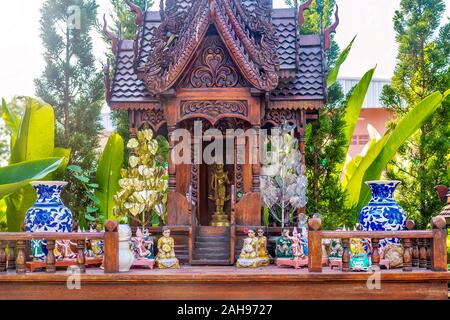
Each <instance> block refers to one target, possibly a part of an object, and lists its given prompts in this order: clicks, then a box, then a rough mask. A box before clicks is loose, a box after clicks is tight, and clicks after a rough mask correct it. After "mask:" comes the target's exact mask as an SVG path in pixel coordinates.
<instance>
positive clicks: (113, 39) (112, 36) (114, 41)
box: [103, 14, 119, 54]
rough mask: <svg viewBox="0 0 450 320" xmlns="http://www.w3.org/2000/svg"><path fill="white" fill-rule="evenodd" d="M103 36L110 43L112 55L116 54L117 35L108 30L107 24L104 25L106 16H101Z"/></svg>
mask: <svg viewBox="0 0 450 320" xmlns="http://www.w3.org/2000/svg"><path fill="white" fill-rule="evenodd" d="M103 34H104V35H105V36H106V37H107V38H108V39H109V40H110V41H111V47H112V51H113V52H114V54H116V53H117V50H118V48H119V39H118V38H117V35H116V34H114V33H112V32H111V31H109V30H108V24H107V23H106V14H104V15H103Z"/></svg>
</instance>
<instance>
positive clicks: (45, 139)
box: [5, 97, 61, 232]
mask: <svg viewBox="0 0 450 320" xmlns="http://www.w3.org/2000/svg"><path fill="white" fill-rule="evenodd" d="M24 101H25V112H24V114H23V116H22V118H21V120H20V126H19V130H18V134H17V139H16V142H15V143H14V145H13V146H12V148H11V158H10V161H9V163H10V164H16V163H21V162H25V161H32V160H39V159H46V158H51V157H53V156H54V147H55V146H54V140H55V115H54V112H53V108H52V107H51V106H50V105H49V104H46V103H43V102H41V101H39V100H36V99H33V98H28V97H27V98H24ZM60 165H61V163H60ZM35 201H36V192H35V191H34V189H33V187H31V186H30V185H25V186H24V187H23V188H22V189H20V190H18V191H16V192H14V193H13V194H10V195H9V196H7V197H6V198H5V202H6V204H7V211H6V214H7V220H8V231H11V232H14V231H20V230H21V225H22V222H23V219H24V217H25V212H26V211H27V210H28V208H29V207H30V206H32V205H33V203H34V202H35Z"/></svg>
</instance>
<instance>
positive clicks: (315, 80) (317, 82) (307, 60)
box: [272, 35, 324, 100]
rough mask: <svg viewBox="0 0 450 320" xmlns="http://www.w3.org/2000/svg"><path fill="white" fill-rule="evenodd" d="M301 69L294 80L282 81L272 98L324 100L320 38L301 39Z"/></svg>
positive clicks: (303, 37) (312, 36)
mask: <svg viewBox="0 0 450 320" xmlns="http://www.w3.org/2000/svg"><path fill="white" fill-rule="evenodd" d="M298 57H299V58H298V59H299V68H298V71H297V72H296V73H295V77H294V78H293V79H292V78H291V79H286V80H283V79H281V80H280V82H279V84H278V88H277V89H275V90H274V91H273V92H272V97H274V98H275V97H276V98H289V97H296V98H299V99H312V100H315V99H324V79H323V70H322V69H323V58H322V47H321V44H320V38H319V37H318V36H315V35H311V36H303V35H302V36H300V37H299V55H298Z"/></svg>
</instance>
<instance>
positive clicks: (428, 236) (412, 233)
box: [308, 216, 447, 272]
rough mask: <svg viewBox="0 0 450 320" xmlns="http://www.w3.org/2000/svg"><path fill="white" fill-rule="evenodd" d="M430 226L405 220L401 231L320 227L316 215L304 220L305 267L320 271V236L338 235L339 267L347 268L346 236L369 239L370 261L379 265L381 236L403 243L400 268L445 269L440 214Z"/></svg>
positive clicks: (348, 259) (442, 229) (347, 240)
mask: <svg viewBox="0 0 450 320" xmlns="http://www.w3.org/2000/svg"><path fill="white" fill-rule="evenodd" d="M431 225H432V230H413V229H414V222H413V221H411V220H408V221H407V223H406V228H407V230H405V231H322V222H321V221H320V219H318V218H313V219H310V220H309V221H308V227H309V233H308V256H309V262H308V269H309V271H310V272H322V239H341V240H342V245H343V256H342V271H344V272H347V271H350V240H351V239H352V238H353V239H354V238H359V239H370V240H371V243H372V252H371V259H372V265H375V266H377V265H379V263H380V254H379V241H380V239H383V238H400V239H402V244H403V248H404V250H403V252H404V253H403V271H406V272H409V271H412V268H413V267H415V268H426V269H430V270H433V271H447V243H446V237H447V231H446V223H445V219H444V218H443V217H439V216H438V217H434V218H433V219H432V223H431Z"/></svg>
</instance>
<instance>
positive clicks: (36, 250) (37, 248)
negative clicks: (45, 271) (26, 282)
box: [31, 240, 46, 261]
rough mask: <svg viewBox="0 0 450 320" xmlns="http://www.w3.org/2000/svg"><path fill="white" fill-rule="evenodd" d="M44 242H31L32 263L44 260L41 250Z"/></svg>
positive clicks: (43, 253)
mask: <svg viewBox="0 0 450 320" xmlns="http://www.w3.org/2000/svg"><path fill="white" fill-rule="evenodd" d="M44 245H45V242H44V241H42V240H31V255H32V257H33V260H34V261H43V260H45V256H46V254H45V252H44V250H43V246H44Z"/></svg>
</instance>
